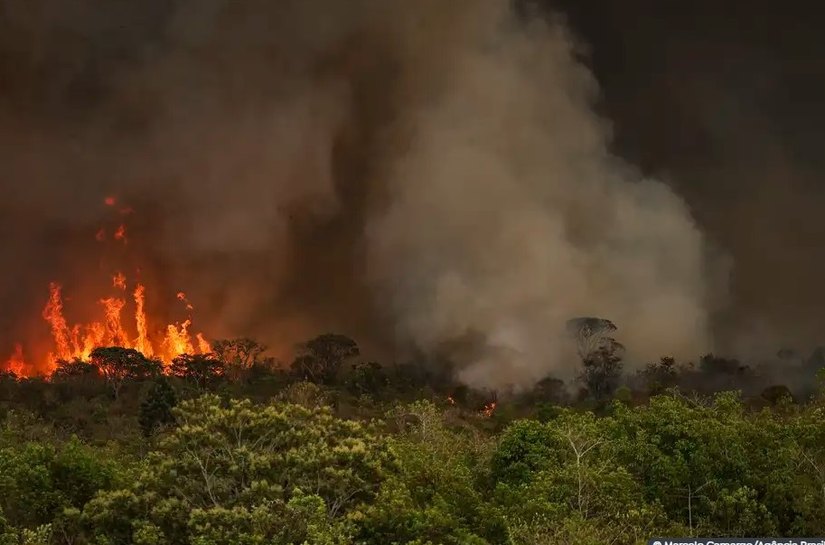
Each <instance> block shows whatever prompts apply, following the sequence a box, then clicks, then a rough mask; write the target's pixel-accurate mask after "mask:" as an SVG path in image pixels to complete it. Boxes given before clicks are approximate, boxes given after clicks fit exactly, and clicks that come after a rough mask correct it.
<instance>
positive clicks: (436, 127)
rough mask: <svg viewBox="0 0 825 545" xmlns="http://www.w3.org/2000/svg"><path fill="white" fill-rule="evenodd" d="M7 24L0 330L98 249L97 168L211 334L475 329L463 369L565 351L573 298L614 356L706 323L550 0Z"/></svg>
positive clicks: (690, 247) (77, 13)
mask: <svg viewBox="0 0 825 545" xmlns="http://www.w3.org/2000/svg"><path fill="white" fill-rule="evenodd" d="M0 36H2V37H1V38H0V54H2V57H1V58H0V80H2V81H3V82H4V86H3V87H2V89H0V121H2V128H1V129H0V160H1V161H2V163H3V164H4V177H3V182H2V183H3V187H4V194H5V195H8V196H7V197H6V199H5V201H4V202H3V203H2V204H0V206H2V212H3V213H2V222H3V225H2V227H3V229H4V232H6V233H8V234H9V236H8V238H9V242H8V244H7V246H6V248H7V251H6V252H5V253H4V258H3V259H4V265H3V268H2V273H0V275H2V276H0V285H1V286H2V290H3V296H4V300H7V301H9V302H8V304H7V311H6V312H4V316H3V323H2V324H0V328H2V331H3V333H2V335H0V340H2V341H8V342H11V338H19V337H20V336H25V335H29V334H30V333H29V332H28V331H29V330H30V329H31V328H33V327H34V328H36V327H41V328H42V324H38V322H37V319H38V311H39V308H40V301H41V300H42V298H43V295H42V291H43V290H44V289H45V286H46V284H47V282H48V280H49V279H53V278H62V279H65V280H66V284H67V289H69V287H71V286H75V288H76V289H77V290H82V289H84V288H83V286H86V287H88V284H89V282H86V281H84V279H85V278H87V277H88V276H89V275H90V274H91V272H93V271H97V270H98V269H99V270H103V269H105V268H106V266H107V264H108V262H104V263H102V264H101V263H99V262H98V258H97V257H95V256H97V254H98V252H99V248H98V247H96V246H95V243H94V241H93V240H91V235H93V234H94V232H95V230H96V229H97V227H98V226H99V224H100V222H101V221H103V220H105V217H106V216H105V214H106V213H107V211H106V210H105V207H103V206H102V205H101V200H102V198H103V196H105V195H108V194H115V195H117V196H118V197H119V198H120V199H121V200H122V201H124V202H128V203H130V204H133V205H134V207H135V209H136V211H137V213H136V216H135V220H134V221H135V224H134V225H133V226H132V227H133V228H134V240H135V244H134V245H133V246H132V247H130V250H131V252H132V253H137V254H139V256H138V257H139V258H140V259H139V263H141V270H142V271H143V272H142V273H141V274H145V275H147V276H148V277H150V278H151V279H153V280H154V281H155V282H156V283H158V284H161V285H162V286H164V288H165V289H166V290H168V291H170V292H172V293H173V292H174V290H177V289H181V287H183V288H185V289H187V290H188V293H189V294H190V297H191V299H192V301H193V302H194V303H195V304H196V307H197V310H198V315H197V316H198V319H199V323H200V325H201V326H202V327H203V328H204V330H205V331H207V332H208V333H209V334H211V335H213V336H225V335H239V334H243V335H252V336H257V337H259V338H261V339H262V340H264V341H265V342H268V343H270V344H274V345H275V346H276V348H282V347H288V346H289V345H291V344H292V343H294V342H296V341H299V340H301V339H302V338H304V337H306V336H308V335H311V334H313V333H317V332H320V331H324V330H336V331H341V332H343V333H347V334H350V335H353V336H355V337H356V338H357V339H359V341H362V342H364V343H366V345H367V346H368V348H369V349H371V350H375V351H377V352H381V353H383V354H385V355H388V356H387V357H403V355H404V354H405V353H407V351H408V350H412V349H420V350H423V351H424V352H425V353H435V352H437V351H438V350H439V349H440V348H443V347H444V346H445V345H449V344H450V343H451V342H454V341H455V340H456V339H462V338H467V337H468V336H469V337H472V338H475V339H483V341H481V343H480V344H481V346H480V347H479V348H477V349H475V350H471V351H469V352H466V351H462V353H472V354H473V355H472V357H467V358H462V357H461V356H460V355H458V354H456V355H455V357H456V358H457V359H459V360H460V361H458V363H459V364H461V365H462V371H461V377H462V378H463V379H464V380H465V381H467V382H469V383H471V384H473V385H477V386H501V385H505V384H515V385H525V384H529V383H530V382H531V381H534V380H537V379H539V378H541V377H542V376H544V375H545V374H547V373H548V372H555V373H557V374H562V375H565V374H570V372H572V364H571V362H572V361H574V359H573V356H572V347H571V346H570V343H569V340H568V339H565V338H564V327H563V324H564V322H565V321H566V320H567V319H568V318H570V317H571V316H578V315H591V314H594V315H604V316H605V317H608V318H610V319H612V320H614V321H615V322H617V323H618V324H619V325H620V328H621V333H622V336H621V338H622V340H623V341H624V342H625V343H626V344H627V345H628V348H629V351H630V355H631V360H633V361H641V360H644V359H648V358H653V357H656V356H658V355H661V354H663V353H672V354H675V355H677V356H680V357H691V356H693V355H695V354H696V353H698V352H700V351H703V350H707V349H709V348H710V347H711V343H712V338H711V333H710V329H709V326H710V323H709V319H710V316H711V311H712V310H713V304H712V299H713V297H714V296H715V294H716V292H715V291H714V290H715V287H716V282H715V278H716V277H715V276H714V274H712V269H711V267H710V265H711V263H709V252H708V247H707V245H706V243H705V240H704V237H703V235H702V234H701V232H700V231H699V230H698V229H697V228H696V226H695V225H694V223H693V220H692V218H691V214H690V213H689V210H688V208H687V207H686V206H685V204H684V203H683V202H682V200H681V199H680V198H679V197H678V196H677V195H676V194H675V193H674V192H673V191H672V190H671V189H669V188H668V187H667V186H666V185H664V184H662V183H659V182H657V181H654V180H651V179H648V178H647V177H645V176H642V175H641V174H639V173H638V172H636V171H635V170H634V169H633V168H631V167H630V166H629V165H628V164H626V163H624V162H623V161H622V160H620V159H619V158H617V157H616V156H614V155H612V154H611V153H610V151H609V146H610V130H609V126H608V124H607V123H606V122H605V121H604V120H603V119H602V118H600V117H599V116H597V115H596V114H595V113H594V110H593V106H594V103H595V102H596V101H597V98H598V94H599V90H598V86H597V85H596V82H595V80H594V78H593V77H592V75H591V74H590V72H589V71H588V70H587V69H586V68H585V67H584V66H583V65H582V64H581V63H580V62H579V61H578V60H577V59H578V57H579V54H580V50H579V46H578V44H576V43H575V41H574V40H573V38H572V37H571V35H570V33H569V32H568V30H567V28H566V26H565V25H564V24H563V23H562V22H561V21H559V20H558V19H557V18H556V17H554V16H547V15H545V14H540V13H538V12H533V11H531V10H530V9H526V10H520V11H516V10H515V9H513V7H512V6H511V5H510V4H509V3H506V2H498V1H495V2H494V1H491V0H457V1H456V0H453V1H451V2H443V1H437V0H421V1H418V2H408V1H404V0H397V1H395V0H393V1H386V0H381V1H379V0H353V1H350V2H336V1H333V0H304V1H287V0H284V1H280V2H270V1H267V2H264V1H248V2H233V1H229V0H210V1H204V0H197V1H196V0H177V1H166V2H161V1H160V0H156V1H147V2H141V3H135V2H99V1H95V0H78V1H74V2H57V1H54V2H50V1H47V0H34V1H33V0H27V1H25V2H24V1H22V0H21V1H7V2H5V3H4V4H3V12H2V19H1V20H0ZM132 227H130V228H132ZM81 241H84V242H81ZM124 259H126V258H125V257H124ZM135 266H137V263H135ZM147 283H149V282H147ZM33 305H34V309H33ZM32 309H33V310H34V312H32ZM160 310H162V308H161V309H160ZM32 323H34V324H35V325H34V326H32V325H30V324H32ZM6 332H8V333H6ZM6 336H8V337H9V339H6ZM477 344H478V343H477Z"/></svg>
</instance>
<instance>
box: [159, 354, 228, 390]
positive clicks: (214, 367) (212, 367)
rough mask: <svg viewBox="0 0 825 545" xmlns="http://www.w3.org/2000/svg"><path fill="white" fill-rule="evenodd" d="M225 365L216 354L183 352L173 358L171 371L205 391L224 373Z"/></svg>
mask: <svg viewBox="0 0 825 545" xmlns="http://www.w3.org/2000/svg"><path fill="white" fill-rule="evenodd" d="M224 367H225V364H224V362H223V361H221V360H220V359H219V358H218V357H217V356H215V355H214V354H196V355H189V354H182V355H180V356H178V357H177V358H175V359H173V360H172V365H171V366H170V371H171V373H172V375H174V376H176V377H178V378H181V379H183V380H184V381H186V382H188V383H189V384H191V385H192V386H194V387H195V388H196V389H197V390H199V391H201V392H203V391H206V390H207V389H208V388H209V387H210V386H212V385H214V384H215V383H216V382H217V381H218V380H219V379H220V378H221V377H222V376H223V375H224V371H225V369H224Z"/></svg>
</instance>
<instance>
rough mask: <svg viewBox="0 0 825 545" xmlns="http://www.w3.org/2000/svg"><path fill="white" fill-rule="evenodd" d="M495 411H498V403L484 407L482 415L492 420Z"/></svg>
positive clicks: (491, 403) (493, 402)
mask: <svg viewBox="0 0 825 545" xmlns="http://www.w3.org/2000/svg"><path fill="white" fill-rule="evenodd" d="M495 411H496V402H495V401H491V402H490V403H488V404H487V405H485V406H484V408H483V409H482V410H481V414H482V415H483V416H484V417H486V418H490V417H491V416H493V413H494V412H495Z"/></svg>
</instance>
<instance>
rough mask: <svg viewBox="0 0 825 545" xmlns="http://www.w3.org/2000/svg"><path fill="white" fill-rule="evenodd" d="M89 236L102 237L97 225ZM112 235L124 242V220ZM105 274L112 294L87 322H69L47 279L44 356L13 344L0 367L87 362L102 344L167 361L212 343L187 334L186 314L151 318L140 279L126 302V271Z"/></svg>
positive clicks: (24, 370)
mask: <svg viewBox="0 0 825 545" xmlns="http://www.w3.org/2000/svg"><path fill="white" fill-rule="evenodd" d="M104 203H105V204H106V205H107V206H111V207H114V206H116V205H118V201H117V199H116V198H115V197H106V198H105V199H104ZM119 211H120V213H121V214H128V213H131V212H132V209H131V208H121V209H120V210H119ZM95 238H96V239H97V240H98V241H101V242H102V241H104V240H105V238H106V231H105V230H104V229H100V230H99V231H98V232H97V234H96V235H95ZM113 238H114V240H117V241H120V242H123V243H124V244H126V243H127V237H126V225H124V224H121V225H120V226H119V227H118V228H117V230H116V231H115V232H114V234H113ZM139 271H140V269H138V272H139ZM109 278H110V282H111V284H110V286H111V287H110V288H109V289H110V290H111V289H114V290H115V293H114V294H110V295H109V296H103V297H101V298H100V299H99V300H98V301H97V305H98V308H99V309H100V314H99V317H98V318H97V319H95V320H93V321H90V322H88V323H71V322H70V321H69V320H68V319H67V317H66V316H67V315H66V309H65V308H64V297H63V287H62V286H61V285H60V284H59V283H57V282H52V283H51V284H50V285H49V298H48V301H47V302H46V305H45V307H44V308H43V311H42V317H43V319H44V320H45V321H46V323H48V325H49V329H50V332H51V339H52V343H51V346H50V347H49V349H48V350H44V352H48V354H47V356H46V357H45V361H42V362H31V361H28V362H27V361H26V360H25V359H24V357H23V346H22V345H18V346H16V347H15V350H14V353H13V354H12V355H11V357H10V358H9V359H8V361H6V362H5V363H4V362H2V360H0V370H7V371H11V372H13V373H15V374H16V375H18V376H30V375H32V374H34V373H35V371H36V370H39V371H41V372H44V371H45V372H46V373H47V374H50V373H51V372H52V371H54V369H55V368H56V367H57V364H58V362H59V361H61V360H63V361H72V360H75V359H80V360H84V361H88V359H89V357H90V355H91V353H92V351H93V350H94V349H95V348H98V347H104V346H120V347H123V348H133V349H135V350H137V351H139V352H141V353H142V354H143V355H144V356H146V357H149V358H157V359H159V360H161V361H162V362H164V363H165V364H167V365H168V364H170V363H171V361H172V360H173V359H174V358H175V357H177V356H179V355H181V354H205V353H209V352H211V350H212V347H211V345H210V343H209V342H208V341H207V340H206V338H205V337H204V335H203V334H202V333H194V334H192V333H190V329H191V327H192V317H191V315H190V316H187V317H186V319H185V320H184V321H182V322H173V323H170V324H166V323H157V322H154V323H153V320H151V319H150V317H148V316H147V311H146V308H147V307H146V296H147V295H146V291H147V290H146V287H145V286H144V285H143V284H141V283H135V284H134V285H133V286H134V289H133V291H132V301H129V300H127V299H128V298H126V297H123V295H124V292H126V291H127V288H128V287H129V282H128V279H127V276H126V275H125V274H123V273H122V272H120V271H117V272H115V273H114V274H113V275H112V276H110V277H109ZM177 299H179V300H180V301H182V302H183V303H184V304H185V305H186V309H187V310H189V311H191V310H193V309H194V306H193V305H192V304H191V303H190V301H189V299H188V298H187V296H186V294H185V293H184V292H182V291H181V292H178V293H177ZM86 308H88V306H86Z"/></svg>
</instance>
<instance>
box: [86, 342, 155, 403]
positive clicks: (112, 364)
mask: <svg viewBox="0 0 825 545" xmlns="http://www.w3.org/2000/svg"><path fill="white" fill-rule="evenodd" d="M91 361H92V364H93V365H95V366H96V367H97V368H98V369H100V372H101V374H102V375H103V376H104V377H105V378H106V382H108V383H109V386H110V387H111V389H112V393H113V394H114V396H115V399H117V397H118V396H119V395H120V390H121V388H122V387H123V384H124V382H125V381H127V380H145V379H148V378H152V377H156V376H158V375H159V374H161V372H162V370H163V364H162V363H161V362H159V361H157V360H150V359H148V358H147V357H146V356H144V355H143V354H141V353H140V352H138V351H137V350H134V349H132V348H122V347H119V346H112V347H107V348H95V349H94V350H93V351H92V354H91Z"/></svg>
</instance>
